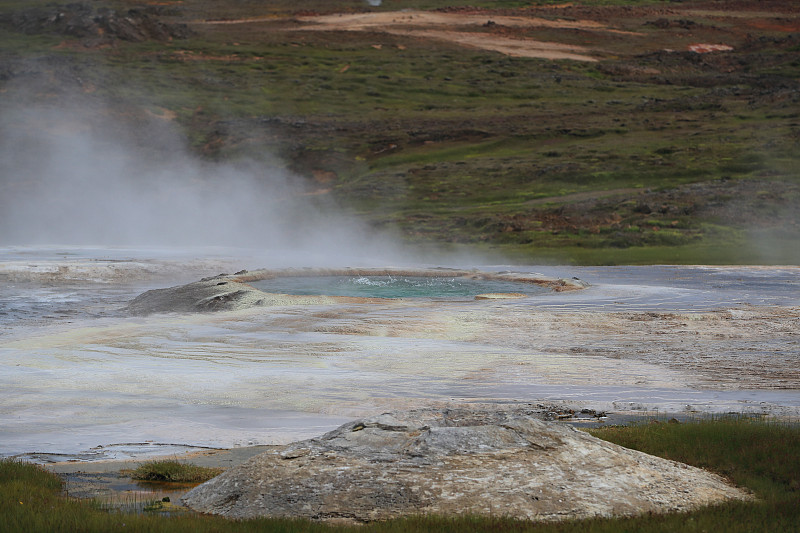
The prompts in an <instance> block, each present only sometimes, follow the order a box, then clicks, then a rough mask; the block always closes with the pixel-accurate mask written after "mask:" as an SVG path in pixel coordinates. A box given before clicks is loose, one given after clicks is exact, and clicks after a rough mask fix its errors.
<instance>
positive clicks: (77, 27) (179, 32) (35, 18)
mask: <svg viewBox="0 0 800 533" xmlns="http://www.w3.org/2000/svg"><path fill="white" fill-rule="evenodd" d="M159 7H161V6H147V7H144V8H140V9H129V10H127V11H124V12H117V11H115V10H113V9H109V8H97V9H96V8H95V7H93V6H91V5H89V4H85V3H70V4H66V5H49V6H37V7H30V8H26V9H22V10H19V11H15V12H9V13H2V14H0V26H5V27H7V28H10V29H14V30H16V31H21V32H23V33H27V34H36V33H50V34H57V35H68V36H71V37H78V38H81V39H103V40H106V41H107V40H110V39H114V38H117V39H120V40H123V41H133V42H141V41H147V40H151V39H153V40H158V41H168V40H170V39H173V38H176V39H185V38H186V37H188V36H189V33H190V32H189V28H188V26H186V24H168V23H165V22H162V21H160V20H159V19H158V15H160V14H161V11H162V10H160V9H159Z"/></svg>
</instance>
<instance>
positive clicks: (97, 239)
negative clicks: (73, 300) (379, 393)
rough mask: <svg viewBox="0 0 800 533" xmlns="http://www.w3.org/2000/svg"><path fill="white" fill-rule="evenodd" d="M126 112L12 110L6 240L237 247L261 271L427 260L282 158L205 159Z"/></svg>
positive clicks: (3, 208) (0, 233)
mask: <svg viewBox="0 0 800 533" xmlns="http://www.w3.org/2000/svg"><path fill="white" fill-rule="evenodd" d="M15 96H18V95H15V94H14V91H13V90H12V89H9V91H7V93H6V94H4V95H3V98H4V99H5V100H6V103H7V102H8V101H9V99H13V98H14V97H15ZM115 115H118V113H117V112H116V111H115V110H114V109H112V108H111V107H110V106H109V107H104V106H102V105H98V104H97V102H88V101H84V100H82V99H80V98H78V99H76V100H75V102H74V105H73V106H71V107H70V109H68V110H64V109H60V108H59V109H56V108H52V107H48V106H46V105H41V104H30V105H24V106H20V107H17V108H13V107H8V106H4V109H3V113H2V117H0V245H10V244H15V245H29V244H78V245H101V246H130V245H133V246H138V247H141V246H171V247H175V246H180V247H188V246H217V247H219V246H225V247H238V248H248V249H251V250H257V251H258V254H259V257H260V258H261V260H260V261H259V264H258V266H262V267H263V266H294V265H312V266H314V265H323V264H324V265H326V266H330V265H343V264H352V263H357V264H362V265H366V264H376V265H377V264H387V263H394V264H398V263H405V262H410V261H415V260H416V258H414V257H413V255H412V254H410V253H409V251H408V250H405V249H403V247H402V246H401V245H399V244H397V240H395V239H394V238H392V237H391V236H390V235H389V234H388V233H387V232H378V231H375V230H372V229H370V228H367V227H366V226H365V225H363V224H361V223H360V222H358V221H357V220H354V219H353V218H350V217H347V216H345V215H344V214H342V210H341V209H340V207H339V206H337V205H336V203H335V202H334V201H332V200H331V199H330V198H329V197H328V196H326V195H324V194H323V195H317V194H311V193H312V192H314V191H313V186H312V185H311V184H309V182H307V181H306V180H304V179H303V178H300V177H298V176H296V175H294V174H292V173H291V172H290V171H289V170H288V169H287V168H286V167H285V165H284V164H283V163H282V162H281V161H280V160H279V159H277V158H271V157H268V156H265V157H262V158H261V160H259V161H252V160H246V159H242V160H237V161H232V162H224V163H221V162H214V161H209V160H204V159H201V158H200V157H198V156H197V155H194V154H192V153H191V152H190V151H189V150H188V149H187V147H186V141H185V139H183V138H181V136H180V135H179V134H178V133H177V132H176V131H175V130H174V129H173V127H172V125H171V124H165V123H164V122H163V121H162V120H158V119H155V118H146V117H145V118H142V119H141V121H142V122H144V124H139V125H138V126H135V127H134V126H131V125H130V124H129V123H128V122H124V121H121V120H118V119H114V118H112V117H114V116H115ZM253 254H255V252H253Z"/></svg>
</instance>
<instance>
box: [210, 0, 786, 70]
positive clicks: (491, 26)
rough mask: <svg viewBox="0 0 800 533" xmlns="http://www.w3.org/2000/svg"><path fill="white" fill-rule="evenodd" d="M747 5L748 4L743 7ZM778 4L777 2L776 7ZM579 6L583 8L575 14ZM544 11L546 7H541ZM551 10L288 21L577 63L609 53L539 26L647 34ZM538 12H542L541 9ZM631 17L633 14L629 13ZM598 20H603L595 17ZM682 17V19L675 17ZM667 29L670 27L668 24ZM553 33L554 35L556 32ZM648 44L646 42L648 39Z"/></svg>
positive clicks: (669, 20)
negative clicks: (544, 35) (543, 35)
mask: <svg viewBox="0 0 800 533" xmlns="http://www.w3.org/2000/svg"><path fill="white" fill-rule="evenodd" d="M738 7H740V8H741V7H742V6H738ZM773 7H774V6H773ZM575 9H577V10H578V11H575V12H573V10H575ZM542 10H544V8H542V9H540V10H539V11H542ZM544 11H546V14H547V15H548V16H550V15H551V14H552V13H558V14H560V15H564V18H543V17H538V16H533V13H531V15H528V14H525V13H523V14H505V13H504V12H495V11H483V10H457V11H446V12H445V11H411V10H409V11H389V12H367V13H339V14H325V15H320V14H308V15H298V16H295V17H292V18H284V19H283V20H291V21H292V22H293V24H292V26H291V27H287V28H285V29H291V30H292V31H326V32H377V33H385V34H390V35H398V36H406V37H412V38H417V39H432V40H437V41H444V42H449V43H454V44H457V45H460V46H464V47H468V48H477V49H482V50H492V51H495V52H500V53H502V54H505V55H508V56H515V57H535V58H543V59H572V60H575V61H590V62H591V61H597V60H599V59H601V58H602V57H605V56H607V55H608V54H609V52H608V51H606V50H603V49H602V47H600V46H597V45H595V46H584V45H579V44H575V43H562V42H553V41H549V40H548V41H545V40H540V39H536V38H533V36H532V33H533V32H535V31H536V30H551V31H552V30H553V29H556V30H564V31H565V32H568V33H572V34H574V33H575V32H580V33H585V34H586V36H587V38H589V40H586V41H585V42H586V43H587V44H588V43H590V42H591V41H592V39H591V37H592V36H593V35H594V36H596V35H605V36H609V37H610V36H614V37H617V38H622V39H637V38H640V37H645V36H646V35H647V34H646V33H644V32H639V31H630V29H628V30H626V29H621V28H617V27H613V26H612V25H611V23H610V22H607V21H610V20H613V19H614V17H613V9H608V10H603V11H599V12H598V11H596V10H592V9H588V8H586V9H583V8H580V7H577V8H576V7H574V6H570V5H566V6H563V7H562V8H552V9H549V10H544ZM639 11H641V13H639V16H642V17H662V18H658V19H656V20H655V22H654V21H650V22H649V23H648V24H655V25H656V26H657V25H658V24H661V25H673V24H680V23H681V22H682V19H678V18H677V17H680V16H687V17H689V16H698V15H700V16H704V17H708V18H710V19H711V20H723V21H724V19H741V18H742V17H743V16H745V17H747V18H756V19H758V20H757V21H754V22H757V23H759V24H761V25H765V24H767V25H775V23H778V22H779V23H780V24H782V27H783V26H785V27H787V28H795V27H796V26H800V22H799V21H798V18H797V14H796V13H793V12H788V13H787V12H785V10H782V9H778V8H775V9H774V10H771V11H762V12H757V13H752V12H751V13H749V14H747V13H744V14H743V13H741V12H738V11H735V10H731V11H729V12H718V11H703V10H696V9H695V10H694V11H691V10H680V9H667V8H641V9H639ZM536 12H537V13H538V11H536ZM628 15H629V14H628ZM664 17H666V18H664ZM592 18H596V19H597V20H592ZM673 19H677V20H673ZM280 20H281V17H276V16H274V15H273V16H266V17H252V18H246V19H234V20H209V21H200V22H197V23H199V24H212V25H213V24H255V23H265V22H276V21H280ZM665 27H666V26H665ZM550 35H551V36H552V33H551V34H550ZM642 44H643V43H642ZM679 48H684V49H688V50H690V51H693V52H697V53H708V52H714V51H728V50H732V49H733V48H732V47H731V46H729V45H727V44H724V43H719V44H716V43H711V44H705V43H701V44H693V45H691V46H689V47H688V48H685V47H683V46H681V47H679Z"/></svg>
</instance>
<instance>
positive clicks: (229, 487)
mask: <svg viewBox="0 0 800 533" xmlns="http://www.w3.org/2000/svg"><path fill="white" fill-rule="evenodd" d="M542 415H543V413H542V412H537V410H536V409H531V408H517V409H512V410H507V409H485V410H481V409H460V408H459V409H421V410H415V411H406V412H391V413H385V414H381V415H378V416H374V417H371V418H364V419H361V420H356V421H353V422H350V423H348V424H345V425H343V426H341V427H339V428H338V429H336V430H334V431H331V432H330V433H327V434H325V435H322V436H321V437H318V438H314V439H310V440H306V441H301V442H296V443H293V444H289V445H286V446H277V447H275V448H274V449H273V450H272V451H269V452H266V453H264V454H261V455H258V456H256V457H253V458H252V459H250V460H249V461H247V462H245V463H243V464H241V465H239V466H237V467H235V468H232V469H230V470H228V471H227V472H225V473H223V474H222V475H220V476H218V477H216V478H214V479H212V480H211V481H208V482H206V483H204V484H203V485H200V486H199V487H196V488H195V489H194V490H192V491H191V492H189V493H188V494H186V495H185V496H184V498H183V502H184V503H185V504H186V505H188V506H189V507H190V508H192V509H194V510H196V511H200V512H204V513H213V514H219V515H223V516H226V517H229V518H237V519H240V518H252V517H259V516H275V517H306V518H311V519H319V520H337V521H350V522H367V521H373V520H382V519H389V518H394V517H398V516H403V515H413V514H429V513H430V514H482V515H498V516H509V517H515V518H521V519H532V520H561V519H572V518H587V517H593V516H615V515H618V516H624V515H636V514H642V513H649V512H654V513H663V512H668V511H685V510H689V509H692V508H695V507H698V506H702V505H708V504H713V503H716V502H721V501H724V500H729V499H737V500H746V499H748V498H749V497H750V496H749V495H748V494H746V493H745V492H743V491H741V490H739V489H737V488H735V487H731V486H730V485H728V484H727V483H726V482H725V481H724V480H723V479H722V478H720V477H718V476H716V475H714V474H710V473H708V472H706V471H704V470H701V469H698V468H694V467H690V466H687V465H683V464H680V463H676V462H673V461H668V460H666V459H661V458H658V457H653V456H651V455H647V454H644V453H641V452H637V451H633V450H629V449H626V448H622V447H620V446H617V445H615V444H611V443H609V442H605V441H602V440H600V439H597V438H595V437H592V436H591V435H589V434H587V433H585V432H582V431H579V430H576V429H574V428H573V427H571V426H569V425H565V424H562V423H557V422H546V421H544V420H542V419H541V418H542Z"/></svg>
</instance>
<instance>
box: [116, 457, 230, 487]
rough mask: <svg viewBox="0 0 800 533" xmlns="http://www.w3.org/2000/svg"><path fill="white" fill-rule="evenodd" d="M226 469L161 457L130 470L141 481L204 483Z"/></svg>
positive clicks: (132, 476)
mask: <svg viewBox="0 0 800 533" xmlns="http://www.w3.org/2000/svg"><path fill="white" fill-rule="evenodd" d="M223 471H224V469H222V468H208V467H204V466H197V465H193V464H190V463H181V462H180V461H177V460H175V459H159V460H154V461H148V462H146V463H143V464H141V465H139V466H138V467H137V468H136V469H135V470H133V471H131V472H130V476H131V478H133V479H136V480H139V481H165V482H170V483H202V482H204V481H208V480H209V479H211V478H213V477H216V476H218V475H220V474H221V473H222V472H223Z"/></svg>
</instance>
